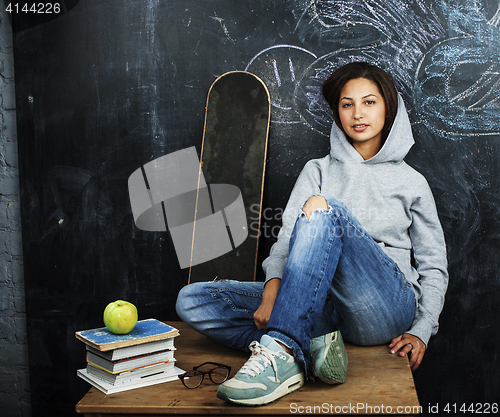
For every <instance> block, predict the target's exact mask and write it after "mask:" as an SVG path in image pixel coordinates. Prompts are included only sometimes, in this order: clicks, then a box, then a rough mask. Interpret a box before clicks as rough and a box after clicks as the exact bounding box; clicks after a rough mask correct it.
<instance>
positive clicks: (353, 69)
mask: <svg viewBox="0 0 500 417" xmlns="http://www.w3.org/2000/svg"><path fill="white" fill-rule="evenodd" d="M358 78H366V79H367V80H370V81H372V82H374V83H375V84H376V85H377V87H378V89H379V91H380V94H382V97H383V99H384V103H385V124H384V128H383V129H382V139H383V140H384V141H385V140H386V139H387V136H388V135H389V132H390V131H391V127H392V124H393V123H394V119H395V118H396V113H397V111H398V93H397V90H396V85H395V83H394V80H393V79H392V77H391V76H390V75H389V74H388V73H386V72H385V71H384V70H382V69H380V68H378V67H376V66H375V65H371V64H368V63H366V62H351V63H350V64H347V65H344V66H342V67H340V68H338V69H337V70H335V72H334V73H333V74H332V75H330V77H328V79H327V80H326V81H325V82H324V84H323V89H322V91H323V97H325V100H326V101H327V103H328V105H329V106H330V108H331V109H332V111H333V120H334V121H335V124H336V125H337V126H338V127H339V129H340V130H342V132H344V133H345V131H344V129H343V128H342V123H341V122H340V116H339V101H340V93H341V92H342V89H343V88H344V85H345V84H346V83H347V82H348V81H350V80H355V79H358ZM346 136H347V135H346Z"/></svg>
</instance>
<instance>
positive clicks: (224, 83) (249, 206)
mask: <svg viewBox="0 0 500 417" xmlns="http://www.w3.org/2000/svg"><path fill="white" fill-rule="evenodd" d="M270 114H271V106H270V98H269V92H268V90H267V87H266V85H265V84H264V83H263V82H262V81H261V80H260V79H259V78H258V77H257V76H255V75H253V74H251V73H248V72H243V71H232V72H228V73H226V74H224V75H222V76H220V77H219V78H217V79H216V80H215V81H214V83H213V84H212V86H211V87H210V90H209V93H208V97H207V104H206V112H205V127H204V132H203V142H202V147H201V155H200V169H201V171H202V174H201V173H200V177H203V176H204V181H205V183H206V184H207V185H208V187H209V189H210V190H211V191H210V192H211V196H210V198H211V199H212V200H211V202H212V207H211V209H212V211H213V212H214V213H215V212H216V211H217V207H215V204H216V203H215V196H216V193H217V186H219V189H220V190H221V191H220V193H224V196H220V197H221V198H220V199H219V200H220V201H222V200H225V203H226V204H227V203H231V201H234V200H236V199H237V198H238V196H237V194H238V189H239V191H240V192H241V196H240V197H241V198H242V204H243V205H244V211H245V214H246V221H245V219H241V216H240V219H239V223H238V228H239V231H237V230H236V226H235V227H233V226H232V225H231V224H230V223H231V222H230V221H229V222H228V221H227V218H228V217H229V215H227V216H225V217H224V219H225V224H226V226H227V230H228V232H233V237H234V239H232V240H231V244H232V250H230V251H229V252H227V253H225V254H223V255H221V256H218V257H217V258H215V259H212V260H209V261H207V262H204V263H201V264H198V265H192V266H191V267H190V269H189V280H188V283H192V282H200V281H213V280H214V279H218V280H219V279H236V280H240V281H253V280H255V276H256V272H257V254H258V247H259V230H260V221H261V209H262V196H263V188H264V172H265V166H266V156H267V142H268V135H269V123H270ZM224 185H229V186H233V189H232V190H230V192H229V194H231V193H232V194H233V195H232V196H231V195H229V194H228V189H227V187H226V188H224V187H223V186H224ZM199 192H201V191H199ZM241 198H240V200H239V201H241ZM201 201H202V199H201V198H200V199H198V200H197V205H196V210H195V211H196V212H198V211H200V210H201V209H203V208H200V207H199V205H201V204H202V203H201ZM235 204H236V203H235ZM220 209H221V208H220V207H219V210H220ZM222 211H224V210H222ZM198 221H199V220H198V219H197V218H195V222H194V232H193V244H192V254H191V256H192V258H194V257H196V256H197V253H196V251H199V250H200V249H199V248H198V247H197V245H196V240H197V234H198V230H200V229H199V228H197V222H198ZM242 232H243V233H244V235H243V239H244V241H243V243H240V242H241V240H243V239H241V233H242ZM238 233H239V234H240V241H239V242H237V241H236V239H237V238H238ZM245 236H246V238H245ZM233 240H234V241H233Z"/></svg>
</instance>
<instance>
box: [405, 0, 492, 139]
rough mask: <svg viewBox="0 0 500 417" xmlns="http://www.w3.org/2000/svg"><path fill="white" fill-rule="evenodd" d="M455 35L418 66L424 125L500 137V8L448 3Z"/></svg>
mask: <svg viewBox="0 0 500 417" xmlns="http://www.w3.org/2000/svg"><path fill="white" fill-rule="evenodd" d="M441 7H442V9H443V13H444V14H445V15H446V16H448V25H449V34H451V35H452V36H453V35H454V36H455V37H452V38H451V39H446V40H444V41H442V42H440V43H438V44H437V45H436V46H434V47H433V48H431V49H430V50H429V51H428V52H427V53H426V55H425V56H424V57H423V59H422V60H421V62H420V63H419V65H418V68H417V72H416V77H415V103H416V105H417V106H418V107H417V110H418V113H419V116H420V117H421V119H422V122H423V123H424V124H425V125H426V126H427V127H429V128H430V129H431V130H433V131H434V132H435V133H436V134H438V135H439V136H441V137H444V138H449V139H453V140H459V139H462V138H464V137H469V136H492V135H499V134H500V100H499V98H500V31H499V30H498V27H497V26H498V24H499V17H500V5H498V4H496V6H495V8H494V13H493V16H492V17H491V18H490V19H488V17H487V15H488V11H487V9H486V8H485V7H484V5H483V2H481V1H471V0H450V1H442V2H441Z"/></svg>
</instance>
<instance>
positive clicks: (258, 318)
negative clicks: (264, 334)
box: [253, 278, 281, 330]
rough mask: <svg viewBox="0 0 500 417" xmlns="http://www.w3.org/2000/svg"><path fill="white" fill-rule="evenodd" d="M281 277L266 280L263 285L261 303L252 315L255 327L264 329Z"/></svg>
mask: <svg viewBox="0 0 500 417" xmlns="http://www.w3.org/2000/svg"><path fill="white" fill-rule="evenodd" d="M280 282H281V279H279V278H272V279H270V280H269V281H267V283H266V286H265V287H264V292H263V293H262V303H261V305H260V307H259V308H258V309H257V311H256V312H255V313H254V315H253V319H254V321H255V325H256V326H257V329H260V330H264V329H265V328H266V326H267V322H268V321H269V317H271V312H272V311H273V306H274V300H276V294H277V293H278V288H279V286H280Z"/></svg>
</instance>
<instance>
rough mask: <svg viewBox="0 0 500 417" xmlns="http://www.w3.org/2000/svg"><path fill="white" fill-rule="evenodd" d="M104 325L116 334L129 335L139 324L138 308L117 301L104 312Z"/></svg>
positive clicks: (125, 302)
mask: <svg viewBox="0 0 500 417" xmlns="http://www.w3.org/2000/svg"><path fill="white" fill-rule="evenodd" d="M103 318H104V325H105V326H106V327H107V328H108V330H109V331H110V332H112V333H115V334H127V333H129V332H130V331H132V329H133V328H134V327H135V325H136V324H137V308H136V307H135V305H133V304H132V303H129V302H128V301H123V300H117V301H115V302H113V303H109V304H108V305H107V306H106V308H105V310H104V317H103Z"/></svg>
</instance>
